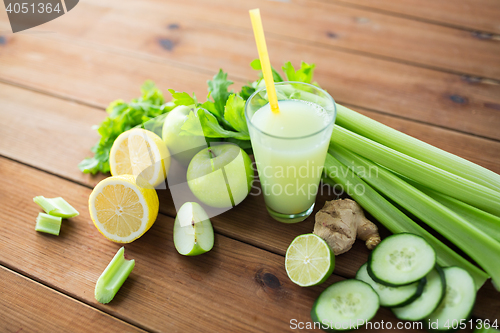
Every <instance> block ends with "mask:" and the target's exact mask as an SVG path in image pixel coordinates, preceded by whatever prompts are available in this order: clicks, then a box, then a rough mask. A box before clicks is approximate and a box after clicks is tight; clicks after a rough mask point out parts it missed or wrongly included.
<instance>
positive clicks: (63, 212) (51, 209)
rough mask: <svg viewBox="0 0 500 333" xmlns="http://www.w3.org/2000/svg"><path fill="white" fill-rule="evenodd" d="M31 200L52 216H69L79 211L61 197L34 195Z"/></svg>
mask: <svg viewBox="0 0 500 333" xmlns="http://www.w3.org/2000/svg"><path fill="white" fill-rule="evenodd" d="M33 201H34V202H35V203H36V204H37V205H38V206H40V207H42V209H43V210H44V211H45V213H47V214H49V215H52V216H59V217H62V218H65V219H67V218H70V217H75V216H78V215H79V213H78V212H77V210H76V209H74V208H73V207H72V206H71V205H70V204H69V203H67V202H66V200H64V199H63V198H61V197H57V198H52V199H50V198H45V197H43V196H38V197H34V198H33Z"/></svg>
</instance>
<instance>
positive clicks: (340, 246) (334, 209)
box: [313, 199, 380, 255]
mask: <svg viewBox="0 0 500 333" xmlns="http://www.w3.org/2000/svg"><path fill="white" fill-rule="evenodd" d="M313 232H314V233H315V234H316V235H318V236H319V237H321V238H323V239H324V240H325V241H326V242H327V243H328V245H329V246H330V247H331V248H332V250H333V253H334V254H335V255H338V254H341V253H344V252H347V251H349V250H350V249H351V247H352V244H354V241H355V240H356V237H357V238H359V239H361V240H363V241H366V247H367V248H368V249H369V250H372V249H373V248H374V247H375V246H377V244H378V243H380V235H379V234H378V228H377V226H376V225H375V224H374V223H373V222H371V221H370V220H368V219H367V218H366V217H365V214H364V213H363V210H362V209H361V206H359V205H358V203H357V202H356V201H353V200H350V199H339V200H332V201H327V202H326V203H325V206H324V207H323V208H322V209H321V210H320V211H319V212H317V213H316V223H315V224H314V231H313Z"/></svg>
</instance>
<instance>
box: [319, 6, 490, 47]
mask: <svg viewBox="0 0 500 333" xmlns="http://www.w3.org/2000/svg"><path fill="white" fill-rule="evenodd" d="M316 1H319V2H324V3H334V4H337V5H339V6H343V7H349V8H356V9H361V10H366V11H370V12H374V13H379V14H384V15H389V16H395V17H400V18H404V19H407V20H412V21H417V22H422V23H428V24H433V25H437V26H441V27H446V28H452V29H458V30H462V31H467V32H472V33H475V32H477V33H486V34H489V35H491V37H492V39H496V40H500V34H498V33H497V32H495V31H492V30H487V29H474V28H471V27H467V26H463V25H459V24H453V23H447V22H444V21H438V20H433V19H425V18H423V17H419V16H414V15H409V14H405V13H398V12H396V11H391V10H388V9H382V8H376V7H370V6H365V5H360V4H356V3H351V2H346V1H342V0H316Z"/></svg>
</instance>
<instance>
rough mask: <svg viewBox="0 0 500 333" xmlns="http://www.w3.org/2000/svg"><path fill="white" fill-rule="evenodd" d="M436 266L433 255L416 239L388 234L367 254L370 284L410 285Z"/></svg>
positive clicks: (426, 244)
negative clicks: (368, 256) (371, 280)
mask: <svg viewBox="0 0 500 333" xmlns="http://www.w3.org/2000/svg"><path fill="white" fill-rule="evenodd" d="M435 265H436V252H435V251H434V249H433V248H432V247H431V246H430V245H429V243H427V242H426V241H425V239H423V238H422V237H420V236H417V235H413V234H407V233H402V234H397V235H392V236H389V237H387V238H386V239H384V240H383V241H382V242H380V244H379V245H377V247H376V248H375V249H374V250H373V251H372V253H370V258H369V259H368V274H370V277H371V278H372V279H373V281H375V282H378V283H381V284H384V285H386V286H391V287H399V286H404V285H408V284H412V283H413V282H416V281H418V280H420V279H422V278H423V277H425V276H426V275H427V274H428V273H429V272H430V271H431V270H432V269H433V268H434V266H435Z"/></svg>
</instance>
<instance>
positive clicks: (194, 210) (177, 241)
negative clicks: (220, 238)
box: [174, 202, 214, 256]
mask: <svg viewBox="0 0 500 333" xmlns="http://www.w3.org/2000/svg"><path fill="white" fill-rule="evenodd" d="M174 245H175V248H176V249H177V252H179V253H180V254H182V255H185V256H196V255H199V254H202V253H205V252H208V251H210V250H211V249H212V247H213V246H214V230H213V228H212V223H211V222H210V219H209V218H208V215H207V213H206V212H205V210H204V209H203V207H201V206H200V205H199V204H198V203H197V202H186V203H185V204H183V205H182V206H181V208H180V209H179V212H178V213H177V217H176V218H175V223H174Z"/></svg>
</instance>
